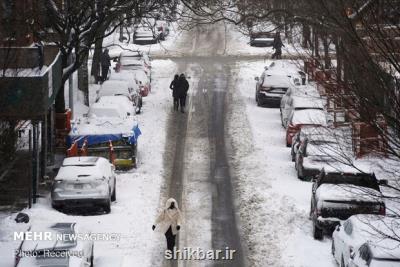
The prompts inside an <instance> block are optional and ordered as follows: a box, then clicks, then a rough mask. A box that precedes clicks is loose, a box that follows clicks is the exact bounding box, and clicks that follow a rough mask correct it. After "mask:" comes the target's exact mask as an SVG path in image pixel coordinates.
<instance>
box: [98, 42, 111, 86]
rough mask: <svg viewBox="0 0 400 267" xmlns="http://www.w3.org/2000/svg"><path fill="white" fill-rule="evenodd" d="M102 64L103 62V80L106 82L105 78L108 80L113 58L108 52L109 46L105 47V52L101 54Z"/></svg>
mask: <svg viewBox="0 0 400 267" xmlns="http://www.w3.org/2000/svg"><path fill="white" fill-rule="evenodd" d="M100 64H101V81H102V82H104V81H105V80H107V75H108V71H109V69H110V66H111V58H110V55H109V54H108V48H106V49H104V52H103V54H101V58H100Z"/></svg>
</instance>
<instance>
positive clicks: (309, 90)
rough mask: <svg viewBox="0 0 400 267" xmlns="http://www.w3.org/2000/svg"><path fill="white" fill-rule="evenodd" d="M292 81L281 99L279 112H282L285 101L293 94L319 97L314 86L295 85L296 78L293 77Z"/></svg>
mask: <svg viewBox="0 0 400 267" xmlns="http://www.w3.org/2000/svg"><path fill="white" fill-rule="evenodd" d="M293 80H294V81H293V82H294V83H293V84H292V85H291V86H290V87H289V89H288V90H287V91H286V93H285V95H284V96H283V97H282V100H281V106H280V112H281V113H282V109H284V107H285V105H286V103H287V102H288V101H289V100H290V99H291V98H292V97H294V96H297V95H300V96H301V95H309V96H312V97H320V95H319V93H318V91H317V89H316V88H315V87H314V86H311V85H308V84H307V85H296V84H297V83H295V80H297V78H294V79H293Z"/></svg>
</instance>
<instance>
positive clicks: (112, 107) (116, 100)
mask: <svg viewBox="0 0 400 267" xmlns="http://www.w3.org/2000/svg"><path fill="white" fill-rule="evenodd" d="M135 113H136V111H135V108H134V107H133V106H132V102H131V101H130V100H129V98H128V97H126V96H102V97H100V98H99V100H98V101H97V102H96V103H93V104H92V105H91V106H90V108H89V112H88V117H89V118H93V117H97V118H99V117H118V118H121V119H127V118H133V116H134V114H135Z"/></svg>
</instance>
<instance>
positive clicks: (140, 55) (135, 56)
mask: <svg viewBox="0 0 400 267" xmlns="http://www.w3.org/2000/svg"><path fill="white" fill-rule="evenodd" d="M116 60H117V65H116V70H117V71H120V70H122V69H123V68H124V65H129V62H130V61H133V60H138V61H142V62H143V65H144V66H145V67H146V68H148V69H151V61H150V57H149V55H148V54H147V53H145V52H142V51H123V52H121V53H120V54H119V57H118V58H117V59H116Z"/></svg>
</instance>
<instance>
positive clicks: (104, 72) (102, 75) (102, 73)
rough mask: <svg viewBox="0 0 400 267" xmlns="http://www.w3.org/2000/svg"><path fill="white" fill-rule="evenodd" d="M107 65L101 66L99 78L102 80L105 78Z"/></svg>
mask: <svg viewBox="0 0 400 267" xmlns="http://www.w3.org/2000/svg"><path fill="white" fill-rule="evenodd" d="M108 70H109V66H101V80H102V81H103V82H104V81H105V80H107V75H108Z"/></svg>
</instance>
